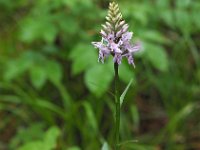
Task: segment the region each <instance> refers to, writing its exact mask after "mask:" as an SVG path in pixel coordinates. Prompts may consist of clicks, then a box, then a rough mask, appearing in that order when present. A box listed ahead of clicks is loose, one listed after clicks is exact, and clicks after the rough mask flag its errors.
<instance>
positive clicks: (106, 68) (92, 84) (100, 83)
mask: <svg viewBox="0 0 200 150" xmlns="http://www.w3.org/2000/svg"><path fill="white" fill-rule="evenodd" d="M111 64H112V63H111ZM84 77H85V78H84V79H85V84H86V86H87V87H88V89H89V90H90V91H91V92H92V93H93V94H94V95H96V96H97V97H100V96H102V95H103V94H104V93H105V92H106V91H107V90H108V88H109V85H110V83H111V81H112V79H113V68H112V65H110V64H100V63H99V64H97V65H95V66H93V67H91V68H89V69H88V70H87V71H86V73H85V76H84Z"/></svg>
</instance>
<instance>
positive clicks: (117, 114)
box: [114, 63, 120, 150]
mask: <svg viewBox="0 0 200 150" xmlns="http://www.w3.org/2000/svg"><path fill="white" fill-rule="evenodd" d="M118 68H119V66H118V64H117V63H114V70H115V105H116V110H115V150H119V129H120V99H119V91H118V82H119V74H118Z"/></svg>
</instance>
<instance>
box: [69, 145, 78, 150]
mask: <svg viewBox="0 0 200 150" xmlns="http://www.w3.org/2000/svg"><path fill="white" fill-rule="evenodd" d="M67 150H81V149H80V148H79V147H76V146H74V147H70V148H68V149H67Z"/></svg>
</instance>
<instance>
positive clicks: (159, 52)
mask: <svg viewBox="0 0 200 150" xmlns="http://www.w3.org/2000/svg"><path fill="white" fill-rule="evenodd" d="M144 47H145V57H146V58H147V59H148V60H149V61H150V62H151V63H152V65H153V66H154V67H155V68H157V69H159V70H160V71H167V70H168V66H169V62H168V58H167V53H166V52H165V49H164V48H163V47H162V46H160V45H157V44H152V43H145V44H144Z"/></svg>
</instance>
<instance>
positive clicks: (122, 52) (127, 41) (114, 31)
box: [92, 2, 140, 66]
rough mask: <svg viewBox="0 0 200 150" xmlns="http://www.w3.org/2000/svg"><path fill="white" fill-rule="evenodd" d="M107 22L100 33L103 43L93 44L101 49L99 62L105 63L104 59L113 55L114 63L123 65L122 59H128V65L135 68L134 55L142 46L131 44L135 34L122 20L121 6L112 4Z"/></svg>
mask: <svg viewBox="0 0 200 150" xmlns="http://www.w3.org/2000/svg"><path fill="white" fill-rule="evenodd" d="M106 20H107V21H106V23H105V24H104V25H102V27H103V29H102V30H101V32H100V34H101V36H102V40H101V42H92V44H93V45H94V47H95V48H98V49H99V59H98V60H99V61H101V62H102V63H104V59H105V58H106V57H108V56H109V55H112V56H113V57H114V58H113V61H114V63H118V64H121V60H122V58H123V57H126V58H127V59H128V63H129V64H132V65H133V66H134V61H133V53H134V52H136V51H138V50H139V49H140V44H139V43H137V44H135V45H133V44H132V43H131V38H132V36H133V33H132V32H128V27H129V26H128V24H126V23H125V21H124V20H123V19H122V14H121V12H120V11H119V6H118V4H116V3H115V2H112V3H110V5H109V11H108V15H107V17H106Z"/></svg>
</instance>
